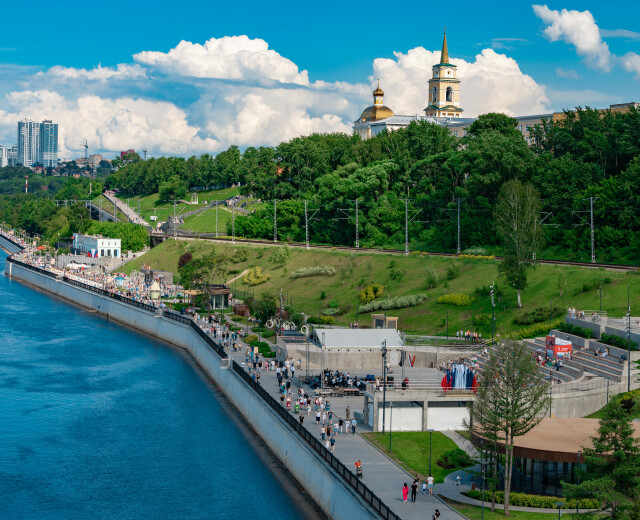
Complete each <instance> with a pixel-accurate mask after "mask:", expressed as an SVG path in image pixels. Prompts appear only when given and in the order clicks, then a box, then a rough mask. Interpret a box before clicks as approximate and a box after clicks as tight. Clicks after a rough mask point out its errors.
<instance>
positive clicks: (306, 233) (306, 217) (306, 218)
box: [304, 199, 309, 249]
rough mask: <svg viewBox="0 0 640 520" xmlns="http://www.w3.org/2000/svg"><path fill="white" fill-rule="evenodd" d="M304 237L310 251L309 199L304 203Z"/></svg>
mask: <svg viewBox="0 0 640 520" xmlns="http://www.w3.org/2000/svg"><path fill="white" fill-rule="evenodd" d="M304 236H305V243H306V244H307V249H309V214H308V213H307V199H305V201H304Z"/></svg>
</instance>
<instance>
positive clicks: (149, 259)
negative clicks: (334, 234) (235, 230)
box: [124, 240, 640, 337]
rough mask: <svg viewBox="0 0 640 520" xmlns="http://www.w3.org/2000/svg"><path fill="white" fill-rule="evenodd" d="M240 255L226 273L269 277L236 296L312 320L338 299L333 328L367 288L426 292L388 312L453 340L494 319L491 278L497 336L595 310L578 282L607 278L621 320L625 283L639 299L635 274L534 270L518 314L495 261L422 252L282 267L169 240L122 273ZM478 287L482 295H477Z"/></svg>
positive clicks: (322, 255)
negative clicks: (459, 303)
mask: <svg viewBox="0 0 640 520" xmlns="http://www.w3.org/2000/svg"><path fill="white" fill-rule="evenodd" d="M238 249H245V250H246V252H247V260H246V261H243V262H236V263H231V262H230V263H229V264H228V269H230V270H231V269H233V270H237V271H239V272H242V270H243V269H246V268H248V267H251V266H253V265H258V266H261V267H262V269H263V271H265V272H266V273H268V274H270V275H271V279H270V280H269V281H267V282H266V283H264V284H262V285H258V286H255V287H252V288H249V287H247V286H246V285H244V283H243V282H242V280H241V279H240V280H238V281H237V289H238V292H239V293H240V292H241V291H244V290H249V291H251V292H254V293H255V295H256V297H258V296H259V295H260V294H262V293H263V292H269V293H271V294H273V295H276V294H278V293H279V292H280V289H283V292H284V296H285V298H286V297H288V299H289V301H291V302H292V304H293V307H294V308H295V309H296V311H304V312H306V313H307V314H312V315H317V314H318V313H319V312H321V310H322V309H325V308H327V306H328V305H329V303H330V302H332V301H334V300H335V301H336V302H338V303H339V305H340V306H342V307H343V308H344V307H346V306H349V309H348V310H347V312H346V313H345V314H344V315H343V316H339V317H337V318H336V324H337V325H348V324H349V323H350V322H354V321H355V320H356V309H357V306H358V304H359V294H360V291H362V290H363V289H364V288H365V287H366V285H367V284H368V283H370V282H374V283H381V284H383V285H384V294H385V297H386V296H392V297H394V296H404V295H411V294H418V293H423V294H424V295H425V296H426V299H425V301H424V303H422V304H421V305H418V306H417V307H411V308H405V309H398V310H392V311H388V314H389V315H390V316H398V317H399V328H400V329H401V330H402V331H404V332H407V333H424V334H433V335H445V334H446V330H447V326H446V325H447V313H448V318H449V334H450V335H453V336H455V331H456V330H460V329H465V330H466V329H471V330H477V327H476V326H475V325H474V318H475V317H476V316H478V315H484V316H485V317H487V316H488V317H490V316H491V300H490V297H489V296H488V294H486V293H484V292H482V291H481V289H482V288H483V287H485V288H486V287H488V286H489V285H490V284H491V283H492V282H493V281H494V280H495V281H496V282H497V283H498V287H499V288H500V290H501V291H502V295H501V296H498V297H497V298H496V322H497V327H496V330H497V331H499V332H500V334H501V335H502V336H505V335H507V334H508V333H510V332H514V331H517V330H518V329H520V328H522V326H519V325H516V324H514V322H513V319H514V318H515V317H516V316H518V315H521V314H522V313H524V312H527V311H532V310H534V309H535V308H536V307H543V308H545V309H546V308H549V304H550V301H551V299H553V305H554V306H559V307H561V308H563V309H566V308H567V307H569V306H572V307H575V308H577V309H584V310H589V309H598V308H599V299H598V289H597V288H595V289H592V290H587V291H586V292H582V287H583V284H585V283H587V282H593V281H600V280H604V278H605V277H607V278H609V279H610V280H611V281H610V283H607V284H604V285H603V296H602V308H603V309H604V310H606V311H608V313H609V316H622V315H624V313H625V312H626V303H627V294H626V292H627V283H629V284H630V285H631V298H632V299H634V300H635V299H637V298H638V297H640V276H638V275H636V274H634V273H625V272H616V271H604V270H602V269H589V268H580V267H564V266H551V265H539V266H537V267H536V269H534V270H531V271H529V287H528V288H527V289H526V290H525V291H523V293H522V301H523V305H524V308H523V309H518V307H517V301H516V293H515V291H514V290H512V289H511V288H509V287H508V286H507V285H506V284H505V283H504V281H502V280H501V279H500V277H499V276H498V272H497V267H498V262H497V261H494V260H471V259H448V258H442V257H434V256H429V255H419V254H412V255H410V256H408V257H405V256H397V255H389V254H375V253H367V252H366V250H363V252H362V253H355V254H354V253H349V252H340V251H331V250H310V251H307V250H304V249H297V248H291V249H290V254H289V259H288V260H287V261H286V263H284V264H279V263H276V262H274V261H273V260H271V257H272V256H273V254H274V252H275V251H276V248H275V247H272V246H255V245H244V244H235V245H232V244H231V243H230V242H229V243H224V244H219V243H215V244H214V243H212V242H208V241H206V240H189V241H183V240H177V241H176V240H167V241H165V242H164V243H163V244H161V245H159V246H158V247H155V248H153V249H152V250H151V251H149V252H148V253H147V254H145V255H143V256H142V257H139V258H138V259H136V260H133V261H132V262H130V263H128V264H127V265H126V266H125V267H124V269H125V270H126V271H131V270H133V269H139V268H140V265H141V264H142V263H145V264H149V265H151V266H152V267H154V268H159V269H167V270H169V271H173V272H174V273H177V264H178V258H179V257H180V255H181V254H182V253H183V252H185V251H187V250H189V251H190V252H191V253H192V254H193V255H194V256H195V257H198V256H201V255H204V254H206V253H207V252H210V251H212V250H215V251H216V252H222V251H226V252H228V253H229V254H232V253H233V252H234V251H235V250H238ZM452 264H453V265H455V266H456V267H457V268H458V271H459V274H458V275H457V276H456V277H455V278H454V279H453V280H448V281H447V284H446V288H445V284H444V282H443V280H446V272H447V268H448V267H450V266H451V265H452ZM314 265H328V266H332V267H334V268H335V270H336V274H335V275H334V276H328V277H322V276H316V277H310V278H298V279H291V278H290V277H289V274H290V273H292V272H293V271H295V270H297V269H299V268H301V267H310V266H314ZM392 266H393V267H392ZM427 266H430V267H431V268H432V269H433V270H434V271H435V272H436V274H437V275H438V279H439V283H438V285H437V287H435V288H433V289H431V288H428V287H427V286H426V280H425V270H426V267H427ZM392 269H393V270H394V271H398V270H400V271H405V274H404V277H403V278H402V280H400V281H399V280H398V279H397V276H396V277H395V278H396V279H392V278H391V271H392ZM561 274H563V275H564V280H565V284H564V290H563V296H562V297H560V296H559V289H558V278H559V277H560V275H561ZM229 278H230V276H225V277H224V279H223V280H220V282H224V281H225V280H227V279H229ZM217 282H218V281H216V283H217ZM476 288H478V290H479V292H476ZM322 291H325V293H326V297H325V298H324V299H323V300H321V299H320V296H321V292H322ZM445 293H462V294H466V295H469V296H471V297H472V298H474V300H473V302H472V303H471V304H470V305H468V306H466V307H456V306H454V305H444V304H438V303H437V299H438V297H439V296H442V295H443V294H445ZM358 321H359V322H360V324H361V325H364V326H370V325H371V318H370V317H369V315H368V314H360V315H359V316H358ZM488 323H490V320H489V321H488ZM488 334H490V329H489V331H488ZM488 334H487V331H486V330H485V331H483V335H484V336H485V337H487V335H488ZM540 335H543V334H542V333H541V334H540Z"/></svg>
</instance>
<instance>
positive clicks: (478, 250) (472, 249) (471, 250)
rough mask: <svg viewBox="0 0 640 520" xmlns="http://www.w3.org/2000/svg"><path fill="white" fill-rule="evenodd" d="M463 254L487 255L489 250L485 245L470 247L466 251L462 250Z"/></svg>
mask: <svg viewBox="0 0 640 520" xmlns="http://www.w3.org/2000/svg"><path fill="white" fill-rule="evenodd" d="M462 254H463V255H473V256H486V255H487V250H486V249H485V248H484V247H478V246H476V247H468V248H467V249H465V250H464V251H462Z"/></svg>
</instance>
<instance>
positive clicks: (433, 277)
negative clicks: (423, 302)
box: [425, 265, 438, 289]
mask: <svg viewBox="0 0 640 520" xmlns="http://www.w3.org/2000/svg"><path fill="white" fill-rule="evenodd" d="M425 281H426V282H427V287H428V288H429V289H435V288H436V287H437V286H438V274H437V273H436V270H435V269H434V268H433V267H431V266H430V265H428V266H427V267H425Z"/></svg>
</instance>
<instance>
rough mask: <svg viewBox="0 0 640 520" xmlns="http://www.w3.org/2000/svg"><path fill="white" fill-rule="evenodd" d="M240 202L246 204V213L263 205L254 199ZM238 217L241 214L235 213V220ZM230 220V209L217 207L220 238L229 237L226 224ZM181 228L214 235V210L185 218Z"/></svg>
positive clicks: (231, 216)
mask: <svg viewBox="0 0 640 520" xmlns="http://www.w3.org/2000/svg"><path fill="white" fill-rule="evenodd" d="M242 202H243V203H246V204H247V205H246V207H245V209H246V210H247V211H253V210H256V209H259V208H261V207H263V206H264V203H258V202H257V201H256V200H255V199H243V200H242ZM239 215H241V213H239V212H237V211H236V218H237V217H238V216H239ZM232 218H233V215H232V213H231V208H228V207H227V206H223V205H220V206H219V207H218V234H220V235H222V236H227V235H230V233H228V232H227V224H228V223H230V222H231V220H232ZM181 228H182V229H188V230H189V231H195V232H200V233H215V231H216V209H215V208H211V209H207V210H205V211H203V212H202V213H198V214H197V215H192V216H190V217H187V218H185V219H184V224H183V225H182V226H181Z"/></svg>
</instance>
